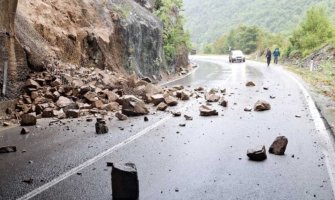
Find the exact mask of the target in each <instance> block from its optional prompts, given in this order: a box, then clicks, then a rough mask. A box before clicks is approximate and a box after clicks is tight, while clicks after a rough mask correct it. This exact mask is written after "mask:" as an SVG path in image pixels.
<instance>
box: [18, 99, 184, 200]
mask: <svg viewBox="0 0 335 200" xmlns="http://www.w3.org/2000/svg"><path fill="white" fill-rule="evenodd" d="M186 106H187V105H186ZM186 106H185V107H186ZM171 118H172V115H169V116H168V117H165V118H163V119H162V120H160V121H158V122H157V123H155V124H152V125H151V126H148V127H147V128H145V129H143V130H142V131H140V132H139V133H137V134H136V135H133V136H132V137H130V138H128V139H126V140H125V141H123V142H121V143H119V144H117V145H115V146H113V147H112V148H110V149H108V150H106V151H104V152H102V153H100V154H99V155H97V156H95V157H93V158H91V159H89V160H87V161H86V162H84V163H82V164H81V165H79V166H77V167H75V168H73V169H71V170H70V171H68V172H66V173H64V174H62V175H60V176H59V177H57V178H55V179H53V180H52V181H50V182H48V183H46V184H44V185H42V186H40V187H38V188H36V189H35V190H33V191H31V192H29V193H28V194H26V195H24V196H22V197H20V198H18V200H28V199H31V198H33V197H35V196H36V195H38V194H40V193H42V192H44V191H45V190H47V189H49V188H51V187H53V186H54V185H56V184H58V183H59V182H61V181H63V180H65V179H66V178H68V177H70V176H72V175H74V174H76V173H77V172H79V171H80V170H82V169H84V168H86V167H88V166H90V165H92V164H93V163H95V162H97V161H99V160H101V159H102V158H104V157H105V156H107V155H109V154H111V153H113V152H114V151H115V150H117V149H119V148H122V147H123V146H125V145H127V144H129V143H131V142H133V141H134V140H136V139H138V138H140V137H141V136H143V135H145V134H146V133H148V132H149V131H151V130H153V129H154V128H156V127H158V126H160V125H162V124H164V123H165V122H166V121H168V120H169V119H171Z"/></svg>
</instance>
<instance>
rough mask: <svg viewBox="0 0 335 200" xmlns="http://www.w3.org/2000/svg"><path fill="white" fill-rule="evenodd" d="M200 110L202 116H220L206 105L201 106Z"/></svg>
mask: <svg viewBox="0 0 335 200" xmlns="http://www.w3.org/2000/svg"><path fill="white" fill-rule="evenodd" d="M199 110H200V116H217V115H219V113H218V112H217V111H216V110H214V109H212V108H210V107H208V106H205V105H202V106H200V109H199Z"/></svg>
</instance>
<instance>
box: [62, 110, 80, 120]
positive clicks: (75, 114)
mask: <svg viewBox="0 0 335 200" xmlns="http://www.w3.org/2000/svg"><path fill="white" fill-rule="evenodd" d="M65 114H66V117H67V118H79V117H80V110H77V109H69V110H67V111H66V112H65Z"/></svg>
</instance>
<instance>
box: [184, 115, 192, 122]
mask: <svg viewBox="0 0 335 200" xmlns="http://www.w3.org/2000/svg"><path fill="white" fill-rule="evenodd" d="M184 117H185V119H186V120H187V121H192V120H193V117H191V116H189V115H184Z"/></svg>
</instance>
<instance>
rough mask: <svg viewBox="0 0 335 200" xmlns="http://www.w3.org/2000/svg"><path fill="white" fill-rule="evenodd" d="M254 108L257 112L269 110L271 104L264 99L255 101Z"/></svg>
mask: <svg viewBox="0 0 335 200" xmlns="http://www.w3.org/2000/svg"><path fill="white" fill-rule="evenodd" d="M254 110H255V111H258V112H260V111H266V110H271V105H270V104H269V103H268V102H266V101H257V102H256V104H255V107H254Z"/></svg>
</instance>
